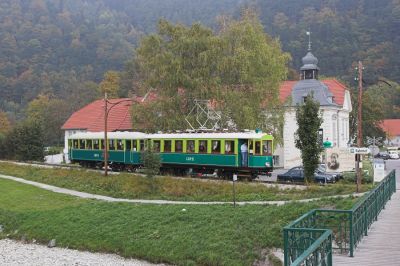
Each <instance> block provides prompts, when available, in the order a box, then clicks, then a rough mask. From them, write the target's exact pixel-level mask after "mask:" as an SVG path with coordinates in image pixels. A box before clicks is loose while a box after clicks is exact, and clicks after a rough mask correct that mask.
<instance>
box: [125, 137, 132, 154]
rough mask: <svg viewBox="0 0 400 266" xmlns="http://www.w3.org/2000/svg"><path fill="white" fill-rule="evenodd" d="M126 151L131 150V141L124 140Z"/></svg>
mask: <svg viewBox="0 0 400 266" xmlns="http://www.w3.org/2000/svg"><path fill="white" fill-rule="evenodd" d="M125 142H126V150H127V151H130V150H131V149H132V140H131V139H126V140H125Z"/></svg>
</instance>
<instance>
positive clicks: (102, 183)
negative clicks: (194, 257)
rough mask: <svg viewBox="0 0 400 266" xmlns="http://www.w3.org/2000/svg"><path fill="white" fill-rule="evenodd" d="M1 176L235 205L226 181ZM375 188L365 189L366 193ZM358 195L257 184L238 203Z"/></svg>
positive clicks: (344, 188) (247, 186)
mask: <svg viewBox="0 0 400 266" xmlns="http://www.w3.org/2000/svg"><path fill="white" fill-rule="evenodd" d="M0 173H1V174H5V175H12V176H17V177H21V178H25V179H28V180H33V181H37V182H41V183H45V184H50V185H54V186H58V187H63V188H69V189H74V190H78V191H84V192H89V193H95V194H101V195H107V196H112V197H117V198H129V199H164V200H184V201H232V184H231V183H229V182H224V181H210V180H208V181H207V180H200V179H196V178H183V179H176V178H171V177H158V178H150V179H149V178H146V177H143V176H138V175H133V174H129V173H121V174H119V175H110V176H108V177H104V176H103V175H102V174H101V173H99V172H94V171H85V170H76V169H71V170H70V169H60V168H55V169H45V168H38V167H30V166H19V165H15V164H11V163H0ZM371 187H372V185H363V187H362V191H366V190H369V189H370V188H371ZM353 192H355V185H354V184H349V183H338V184H333V185H332V184H330V185H327V186H320V185H311V186H309V187H308V188H307V189H304V190H300V189H286V190H282V189H279V188H278V187H277V186H273V187H266V186H264V185H262V184H257V183H246V182H239V183H237V185H236V199H237V200H238V201H254V200H297V199H306V198H317V197H325V196H332V195H343V194H350V193H353Z"/></svg>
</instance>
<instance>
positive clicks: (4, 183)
mask: <svg viewBox="0 0 400 266" xmlns="http://www.w3.org/2000/svg"><path fill="white" fill-rule="evenodd" d="M2 166H4V165H2ZM32 170H34V169H32ZM354 201H355V200H354V199H340V200H338V199H334V200H333V199H331V200H324V201H318V202H312V203H307V204H300V203H291V204H287V205H284V206H280V207H277V206H250V205H246V206H238V207H236V208H233V206H231V205H223V206H221V205H219V206H200V205H193V206H192V205H190V206H187V205H185V206H182V205H168V206H165V205H152V204H129V203H107V202H100V201H95V200H85V199H79V198H75V197H72V196H67V195H62V194H57V193H53V192H49V191H46V190H43V189H39V188H36V187H33V186H29V185H25V184H20V183H17V182H14V181H10V180H4V179H0V224H1V225H3V227H4V232H3V233H2V234H0V238H1V237H5V236H6V235H8V236H9V237H10V238H15V239H21V238H22V237H23V238H25V239H27V240H28V241H30V240H32V239H36V240H37V241H38V242H40V243H48V241H49V240H51V239H53V238H55V239H56V240H57V245H58V246H63V247H69V248H74V249H81V250H89V251H98V252H111V253H118V254H120V255H122V256H124V257H134V258H140V259H145V260H148V261H151V262H166V263H170V264H177V265H252V263H253V262H254V261H255V260H257V259H259V258H260V254H261V251H262V250H265V249H268V248H271V247H281V246H282V227H283V226H284V225H286V224H287V223H289V222H290V221H292V220H294V219H295V218H297V217H299V216H300V215H302V214H303V213H305V212H306V211H308V210H310V209H312V208H317V207H329V208H332V207H334V208H349V207H350V206H351V205H352V204H353V203H354ZM184 208H185V209H186V211H183V209H184Z"/></svg>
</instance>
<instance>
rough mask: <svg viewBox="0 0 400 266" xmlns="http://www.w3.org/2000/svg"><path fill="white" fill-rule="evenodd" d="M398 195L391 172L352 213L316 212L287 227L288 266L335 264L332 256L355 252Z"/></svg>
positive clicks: (285, 230) (344, 211)
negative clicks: (394, 196)
mask: <svg viewBox="0 0 400 266" xmlns="http://www.w3.org/2000/svg"><path fill="white" fill-rule="evenodd" d="M394 192H396V173H395V171H394V170H393V171H391V172H390V173H389V174H388V175H387V176H386V177H385V178H384V179H383V180H382V181H381V182H380V183H379V185H378V186H376V187H375V188H374V189H373V190H371V191H370V192H369V193H367V194H366V195H365V196H364V197H363V198H362V199H361V200H360V201H358V202H357V203H356V204H355V205H354V206H353V207H352V208H351V209H350V210H325V209H314V210H311V211H309V212H307V213H306V214H304V215H303V216H301V217H300V218H298V219H297V220H295V221H293V222H291V223H290V224H289V225H287V226H285V227H284V228H283V242H284V243H283V244H284V265H285V266H289V265H332V253H333V250H336V252H338V253H342V254H348V255H350V256H351V257H353V256H354V249H355V248H356V247H357V244H358V243H359V242H360V241H361V239H362V238H363V236H366V235H367V234H368V229H369V228H370V226H371V224H372V223H373V222H374V221H376V220H378V215H379V213H380V212H381V211H382V209H384V208H385V204H386V202H387V201H388V200H389V199H390V197H391V196H392V194H393V193H394Z"/></svg>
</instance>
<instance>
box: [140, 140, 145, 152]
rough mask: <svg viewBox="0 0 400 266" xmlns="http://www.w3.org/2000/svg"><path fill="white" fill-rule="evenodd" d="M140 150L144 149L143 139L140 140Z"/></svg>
mask: <svg viewBox="0 0 400 266" xmlns="http://www.w3.org/2000/svg"><path fill="white" fill-rule="evenodd" d="M140 150H141V151H144V139H141V140H140Z"/></svg>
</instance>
